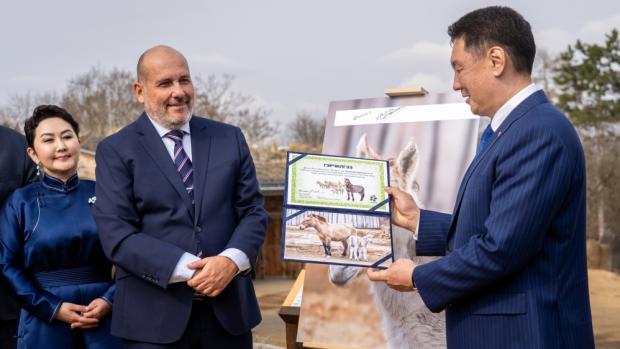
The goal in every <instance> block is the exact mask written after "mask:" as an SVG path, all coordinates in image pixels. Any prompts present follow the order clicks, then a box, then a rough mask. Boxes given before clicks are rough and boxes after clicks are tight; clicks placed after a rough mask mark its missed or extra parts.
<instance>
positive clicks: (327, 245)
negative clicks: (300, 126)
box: [282, 152, 392, 267]
mask: <svg viewBox="0 0 620 349" xmlns="http://www.w3.org/2000/svg"><path fill="white" fill-rule="evenodd" d="M287 156H288V157H287V159H288V167H287V177H286V184H287V187H286V193H285V203H284V214H283V224H282V227H283V229H282V230H283V231H282V236H283V238H282V258H283V259H284V260H293V261H303V262H313V263H328V264H344V265H357V266H373V267H385V265H384V263H385V262H386V261H388V260H392V239H391V225H390V201H389V198H388V195H387V194H386V192H385V190H384V188H385V186H386V185H387V184H388V183H389V178H388V177H389V170H388V162H387V161H382V160H369V159H359V158H350V157H339V156H326V155H316V154H306V153H293V152H290V153H288V155H287Z"/></svg>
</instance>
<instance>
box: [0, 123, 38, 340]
mask: <svg viewBox="0 0 620 349" xmlns="http://www.w3.org/2000/svg"><path fill="white" fill-rule="evenodd" d="M26 148H28V145H27V144H26V137H24V136H23V135H21V134H19V133H18V132H15V131H13V130H11V129H8V128H6V127H3V126H0V149H1V151H0V209H2V207H3V206H4V202H5V201H6V199H7V198H8V197H9V195H10V194H11V193H12V192H13V190H15V189H17V188H19V187H22V186H24V185H26V184H28V183H29V182H31V181H33V180H34V179H35V178H36V169H35V167H34V164H33V163H32V161H31V160H30V158H29V157H28V154H26ZM7 291H8V290H7V288H6V287H4V286H3V284H2V283H0V348H15V345H16V341H15V338H16V337H15V336H16V334H17V317H18V315H19V305H17V302H15V300H14V299H13V298H12V297H11V296H9V295H8V294H7V293H6V292H7Z"/></svg>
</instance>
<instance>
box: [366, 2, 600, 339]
mask: <svg viewBox="0 0 620 349" xmlns="http://www.w3.org/2000/svg"><path fill="white" fill-rule="evenodd" d="M448 33H449V35H450V37H451V39H452V44H453V46H452V56H451V63H452V68H453V69H454V85H453V87H454V89H455V90H459V91H461V94H462V95H463V97H466V98H467V99H466V102H467V103H468V104H469V105H470V107H471V110H472V112H473V113H475V114H478V115H485V116H490V117H491V124H490V125H489V127H488V128H487V130H485V132H484V133H483V137H482V140H481V144H480V146H479V150H478V153H477V155H476V157H475V158H474V160H473V161H472V163H471V164H470V166H469V168H468V170H467V172H466V173H465V176H464V178H463V180H462V182H461V186H460V189H459V193H458V196H457V201H456V204H455V207H454V210H453V212H452V214H442V213H438V212H432V211H426V210H420V209H418V207H417V205H416V203H415V202H414V201H413V199H412V198H411V196H409V195H408V194H406V193H403V192H401V191H399V190H397V189H395V188H387V189H386V191H387V192H388V193H390V194H391V195H392V198H393V202H394V211H393V213H392V217H393V220H394V223H395V224H398V225H400V226H403V227H405V228H408V229H410V230H411V231H412V232H416V231H417V246H416V250H417V254H418V255H443V256H444V257H442V258H440V259H438V260H436V261H433V262H430V263H427V264H424V265H415V264H414V263H413V262H412V261H410V260H405V259H400V260H397V261H396V262H395V263H394V264H392V266H391V267H390V268H388V269H387V270H385V271H369V272H368V274H369V277H370V278H371V279H372V280H375V281H383V282H386V283H387V284H388V285H389V286H391V287H393V288H395V289H397V290H401V291H412V290H415V289H417V291H418V292H419V293H420V296H421V298H422V300H423V301H424V303H425V304H426V306H427V307H428V308H429V309H430V310H431V311H434V312H439V311H441V310H444V309H445V311H446V327H447V328H446V332H447V337H448V338H447V343H448V347H450V348H476V349H480V348H502V349H508V348H580V349H581V348H593V347H594V340H593V334H592V319H591V314H590V302H589V296H588V275H587V265H586V249H585V238H586V236H585V213H586V207H585V205H586V200H585V195H586V182H585V181H586V177H585V165H584V154H583V150H582V147H581V143H580V141H579V138H578V136H577V133H576V132H575V129H574V128H573V126H572V125H571V124H570V122H569V121H568V119H567V118H566V117H565V116H564V115H563V114H562V113H561V112H559V111H558V110H557V109H555V108H554V107H553V106H552V105H551V104H550V103H549V101H548V100H547V98H546V97H545V95H544V93H543V92H542V91H540V90H539V89H538V88H536V87H535V86H534V85H533V84H532V82H531V78H530V75H531V72H532V64H533V61H534V55H535V52H536V47H535V44H534V38H533V35H532V32H531V29H530V25H529V23H528V22H527V21H526V20H525V19H524V18H523V17H522V16H521V15H519V14H518V13H517V12H515V11H514V10H512V9H510V8H506V7H487V8H483V9H479V10H476V11H473V12H471V13H469V14H467V15H465V16H463V17H462V18H461V19H459V20H458V21H457V22H455V23H454V24H452V25H451V26H450V27H449V29H448Z"/></svg>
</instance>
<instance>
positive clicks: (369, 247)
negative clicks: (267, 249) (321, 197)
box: [283, 209, 392, 266]
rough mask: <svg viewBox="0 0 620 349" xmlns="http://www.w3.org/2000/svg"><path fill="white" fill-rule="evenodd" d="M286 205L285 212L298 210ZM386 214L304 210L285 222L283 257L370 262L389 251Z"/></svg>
mask: <svg viewBox="0 0 620 349" xmlns="http://www.w3.org/2000/svg"><path fill="white" fill-rule="evenodd" d="M297 212H298V210H296V209H287V210H286V214H287V216H293V215H295V213H297ZM384 220H385V218H381V217H380V216H376V215H365V214H352V213H336V212H328V211H307V212H304V213H302V214H300V215H297V216H295V217H294V218H292V219H289V220H287V223H286V225H285V226H284V233H283V234H284V235H283V240H284V256H283V257H284V259H285V260H297V261H305V262H319V263H340V264H350V265H358V266H369V265H372V264H373V263H374V262H376V261H378V260H380V259H382V258H383V257H385V256H387V255H389V254H390V253H391V252H392V242H391V237H390V231H389V229H386V226H385V224H384V223H382V222H383V221H384Z"/></svg>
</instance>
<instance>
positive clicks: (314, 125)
mask: <svg viewBox="0 0 620 349" xmlns="http://www.w3.org/2000/svg"><path fill="white" fill-rule="evenodd" d="M288 129H289V132H290V134H289V136H290V139H291V141H292V142H293V143H297V144H304V145H307V146H308V147H310V148H319V147H321V145H322V144H323V135H324V133H325V118H322V119H316V118H313V117H312V115H310V113H308V112H305V111H302V112H299V113H297V117H296V118H295V121H293V122H291V123H290V124H289V125H288Z"/></svg>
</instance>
